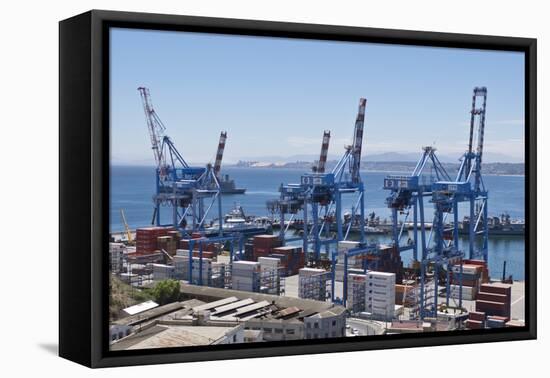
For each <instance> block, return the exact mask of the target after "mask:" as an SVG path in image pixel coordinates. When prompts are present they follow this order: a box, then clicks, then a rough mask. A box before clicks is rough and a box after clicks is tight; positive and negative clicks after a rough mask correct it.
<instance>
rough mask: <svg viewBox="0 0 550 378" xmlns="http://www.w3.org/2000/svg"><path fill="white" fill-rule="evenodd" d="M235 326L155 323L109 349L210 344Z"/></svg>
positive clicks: (214, 342) (216, 341)
mask: <svg viewBox="0 0 550 378" xmlns="http://www.w3.org/2000/svg"><path fill="white" fill-rule="evenodd" d="M237 327H238V326H235V327H217V326H179V325H169V326H168V325H155V326H153V327H151V328H149V329H147V330H145V331H142V332H140V333H137V334H134V335H131V336H128V337H126V338H124V339H121V340H120V341H119V342H116V343H114V344H113V345H112V346H111V350H132V349H151V348H169V347H182V346H194V345H212V344H217V343H218V342H220V341H221V340H223V338H224V337H225V336H226V335H227V334H228V333H230V332H231V331H233V330H234V329H235V328H237Z"/></svg>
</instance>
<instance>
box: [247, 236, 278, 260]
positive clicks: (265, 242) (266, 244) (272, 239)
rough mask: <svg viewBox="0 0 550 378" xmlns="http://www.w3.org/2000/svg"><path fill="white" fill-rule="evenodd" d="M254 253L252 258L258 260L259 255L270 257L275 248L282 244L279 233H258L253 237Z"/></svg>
mask: <svg viewBox="0 0 550 378" xmlns="http://www.w3.org/2000/svg"><path fill="white" fill-rule="evenodd" d="M252 245H253V254H252V260H253V261H258V257H268V256H269V255H270V254H271V253H273V248H277V247H280V246H281V245H282V243H281V240H280V239H279V237H278V236H277V235H256V236H254V238H253V239H252Z"/></svg>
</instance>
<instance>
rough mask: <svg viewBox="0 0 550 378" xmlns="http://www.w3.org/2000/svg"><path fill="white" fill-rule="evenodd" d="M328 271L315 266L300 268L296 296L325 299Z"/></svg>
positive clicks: (318, 299)
mask: <svg viewBox="0 0 550 378" xmlns="http://www.w3.org/2000/svg"><path fill="white" fill-rule="evenodd" d="M329 281H330V272H327V271H325V270H323V269H316V268H301V269H300V270H299V273H298V297H300V298H304V299H313V300H316V301H325V300H326V299H327V298H328V294H329V293H328V292H327V285H328V282H329Z"/></svg>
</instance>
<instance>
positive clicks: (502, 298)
mask: <svg viewBox="0 0 550 378" xmlns="http://www.w3.org/2000/svg"><path fill="white" fill-rule="evenodd" d="M477 299H480V300H482V301H489V302H498V303H509V302H510V298H509V297H508V296H507V295H504V294H494V293H485V292H482V291H480V292H479V293H478V295H477Z"/></svg>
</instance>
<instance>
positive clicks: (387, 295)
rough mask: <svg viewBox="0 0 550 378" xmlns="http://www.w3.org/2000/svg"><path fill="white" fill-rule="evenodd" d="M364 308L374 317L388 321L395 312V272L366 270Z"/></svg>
mask: <svg viewBox="0 0 550 378" xmlns="http://www.w3.org/2000/svg"><path fill="white" fill-rule="evenodd" d="M366 276H367V277H366V279H367V284H366V289H365V310H366V311H367V312H369V313H371V314H372V316H373V317H374V318H377V319H381V320H385V321H389V320H391V319H392V318H393V317H394V313H395V273H387V272H376V271H368V272H367V274H366Z"/></svg>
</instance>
